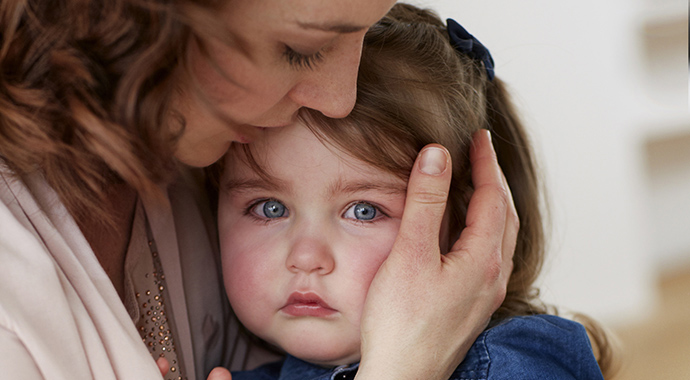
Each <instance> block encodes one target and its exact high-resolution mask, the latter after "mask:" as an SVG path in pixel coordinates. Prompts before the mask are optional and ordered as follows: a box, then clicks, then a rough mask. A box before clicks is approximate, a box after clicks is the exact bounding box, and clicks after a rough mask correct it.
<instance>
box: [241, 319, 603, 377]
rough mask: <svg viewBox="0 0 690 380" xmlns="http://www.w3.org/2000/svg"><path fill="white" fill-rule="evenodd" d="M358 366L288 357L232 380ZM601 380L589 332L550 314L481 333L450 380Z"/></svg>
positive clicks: (325, 373)
mask: <svg viewBox="0 0 690 380" xmlns="http://www.w3.org/2000/svg"><path fill="white" fill-rule="evenodd" d="M358 365H359V364H358V363H357V364H353V365H349V366H348V365H345V366H339V367H336V368H323V367H319V366H316V365H314V364H310V363H307V362H305V361H302V360H300V359H297V358H295V357H292V356H288V357H287V358H286V359H285V360H284V361H282V362H276V363H271V364H267V365H264V366H262V367H259V368H257V369H255V370H253V371H243V372H233V374H232V379H233V380H347V379H352V378H354V374H355V373H356V372H357V367H358ZM499 379H510V380H523V379H540V380H550V379H553V380H556V379H558V380H563V379H578V380H594V379H597V380H599V379H603V376H602V375H601V371H600V370H599V366H598V365H597V362H596V360H595V358H594V354H593V353H592V347H591V345H590V342H589V338H588V337H587V332H586V331H585V329H584V327H583V326H582V325H580V324H579V323H576V322H573V321H570V320H567V319H563V318H560V317H556V316H553V315H536V316H526V317H514V318H510V319H508V320H506V321H504V322H502V323H501V324H499V325H497V326H495V327H492V328H490V329H487V330H485V331H484V332H483V333H482V334H481V335H479V337H478V338H477V340H476V341H475V343H474V344H473V345H472V347H471V348H470V350H469V351H468V352H467V355H466V356H465V360H463V362H462V363H460V365H459V366H458V368H457V369H456V370H455V371H454V372H453V374H452V376H451V377H450V379H449V380H499Z"/></svg>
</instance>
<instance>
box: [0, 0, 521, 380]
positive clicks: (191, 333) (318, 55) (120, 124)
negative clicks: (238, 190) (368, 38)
mask: <svg viewBox="0 0 690 380" xmlns="http://www.w3.org/2000/svg"><path fill="white" fill-rule="evenodd" d="M392 5H393V1H391V0H377V1H369V0H347V1H321V2H313V1H309V0H228V1H213V0H206V1H199V0H197V1H183V0H178V1H170V0H155V1H154V0H150V1H145V0H119V1H113V0H108V1H104V0H101V1H76V0H75V1H63V2H45V1H26V0H24V1H20V0H14V1H10V0H6V1H3V2H2V3H1V4H0V15H1V16H0V17H2V21H1V28H2V29H1V30H2V32H1V36H2V47H1V48H0V64H1V67H2V76H1V77H0V80H1V81H2V91H0V94H1V95H0V96H1V98H0V114H1V115H2V118H1V119H0V120H1V124H0V159H1V161H2V166H1V172H0V174H1V176H2V181H0V198H2V203H1V204H0V222H1V223H2V228H1V229H0V262H2V266H0V297H1V299H2V302H0V352H1V354H0V368H3V374H4V375H5V374H6V375H7V376H9V378H13V379H24V378H26V379H35V378H71V379H81V378H99V379H100V378H104V379H113V378H123V379H133V378H137V379H139V378H156V377H158V376H159V374H158V369H157V367H156V366H155V364H154V361H153V360H151V359H150V358H151V356H150V355H149V353H150V354H153V355H155V357H156V358H159V357H164V358H165V359H166V360H167V361H168V362H169V363H170V371H168V374H167V376H168V378H187V379H203V378H205V377H206V375H207V374H208V372H209V370H210V369H211V368H212V367H213V366H216V365H222V364H225V365H227V364H228V363H230V365H232V366H236V364H238V365H243V364H244V363H243V362H246V360H253V359H252V358H253V356H252V355H251V351H250V352H249V356H247V355H245V353H246V352H247V348H246V347H244V346H243V344H244V342H241V341H238V340H237V339H235V335H236V334H235V333H236V331H235V327H234V326H232V325H230V322H229V318H228V309H227V304H225V303H223V301H222V300H223V294H222V287H221V286H222V285H221V282H220V281H219V276H218V267H217V265H216V258H217V257H216V250H215V238H214V236H213V234H212V233H211V232H209V231H213V227H212V225H211V224H210V223H209V222H208V220H209V219H208V217H207V215H208V206H207V202H206V200H205V199H204V197H203V194H202V193H203V192H201V191H199V186H197V184H198V181H197V180H196V178H198V177H195V175H196V174H198V173H197V172H195V171H194V170H190V169H188V167H203V166H206V165H210V164H211V163H213V162H214V161H216V160H217V159H218V158H220V157H221V155H222V154H223V153H224V152H225V150H226V149H227V148H228V147H229V145H230V144H231V143H232V142H233V141H234V142H239V143H248V142H251V141H252V140H253V139H254V138H256V137H257V136H258V133H257V132H258V131H260V130H261V129H262V128H269V127H281V126H284V125H287V124H289V123H291V122H292V121H293V120H294V119H295V117H296V115H297V111H298V110H299V109H300V108H302V107H307V108H312V109H315V110H317V111H320V112H321V113H323V114H324V115H326V116H330V117H343V116H345V115H347V114H348V113H349V111H350V110H351V109H352V106H353V104H354V97H355V82H356V76H357V67H358V64H359V56H360V53H361V46H362V40H363V37H364V34H365V32H366V30H367V29H368V27H369V26H371V25H372V24H373V23H374V22H376V21H377V20H378V19H379V18H381V17H382V16H383V15H384V14H385V13H386V12H387V10H388V9H389V8H390V7H391V6H392ZM487 142H488V137H487V136H479V137H478V146H479V147H480V153H479V154H478V159H477V160H476V161H475V162H474V163H473V170H474V171H473V172H474V174H473V175H474V183H475V188H476V192H475V194H474V196H473V198H472V201H471V205H470V211H469V215H468V221H467V223H468V228H467V229H466V230H465V231H466V232H464V233H463V235H462V236H461V238H460V240H459V241H458V243H456V245H455V246H454V247H453V250H454V251H456V252H457V255H456V256H457V260H452V261H450V260H444V261H443V262H442V261H441V256H440V254H439V248H438V243H437V241H438V231H439V228H440V224H441V217H442V215H443V211H444V209H445V198H446V194H447V191H448V183H449V182H450V171H449V170H446V168H447V165H448V164H449V162H448V161H449V159H448V157H449V156H448V154H447V152H444V151H442V150H437V149H430V150H424V151H422V153H421V154H420V157H419V158H418V163H417V164H416V165H415V169H414V170H413V173H412V174H411V176H410V182H409V186H408V197H407V200H406V210H405V216H404V218H403V222H402V225H401V229H400V238H398V240H397V241H396V244H395V248H394V250H393V252H392V253H391V255H390V257H389V258H388V259H387V260H386V262H385V263H384V264H383V266H382V269H381V270H380V271H379V273H378V274H377V276H376V277H375V279H374V282H373V283H372V286H371V290H370V293H369V295H368V297H367V304H366V306H365V312H364V315H363V320H362V324H363V329H362V330H363V333H362V334H363V336H362V341H363V344H362V362H361V366H360V371H359V373H358V375H357V376H358V378H359V379H369V378H372V379H374V378H376V379H381V378H396V379H405V378H432V379H433V378H438V379H441V378H446V377H447V375H448V374H449V373H450V372H451V371H452V369H453V368H455V366H456V365H457V364H458V363H459V361H460V360H461V359H462V357H463V356H464V353H465V352H466V351H467V349H468V348H469V347H470V346H471V344H472V342H473V340H474V338H476V336H478V334H479V333H480V332H481V331H482V330H483V328H484V327H485V326H486V324H487V322H488V320H489V318H490V316H491V314H492V313H493V311H494V310H495V309H496V308H497V307H498V305H499V304H500V303H501V301H502V299H503V297H504V294H505V286H506V281H507V278H508V276H509V274H510V271H511V268H512V261H511V259H512V252H513V249H514V246H515V236H516V231H517V228H518V223H517V222H516V215H515V211H514V207H513V204H512V200H511V197H510V192H509V190H508V188H507V186H506V185H505V180H504V179H503V176H502V174H501V173H500V170H499V169H498V167H497V165H496V160H495V156H494V154H493V152H492V151H491V148H490V144H488V143H487ZM180 167H184V168H183V169H181V168H180ZM458 279H462V281H458ZM460 290H462V293H463V294H464V295H466V296H459V295H458V294H459V293H460ZM428 294H434V296H433V297H429V296H428ZM451 294H452V295H454V297H449V295H451ZM449 299H453V300H454V301H453V302H452V303H449V302H448V300H449ZM400 331H405V332H406V333H405V334H400ZM142 340H143V341H144V342H145V343H146V344H141V343H140V342H141V341H142ZM401 347H410V348H411V347H415V349H414V350H413V349H401Z"/></svg>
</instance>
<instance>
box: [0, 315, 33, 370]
mask: <svg viewBox="0 0 690 380" xmlns="http://www.w3.org/2000/svg"><path fill="white" fill-rule="evenodd" d="M0 368H2V376H3V378H7V379H16V380H35V379H42V378H43V375H42V374H41V371H39V369H38V366H37V365H36V362H35V361H34V359H33V357H32V356H31V354H30V353H29V351H28V350H27V349H26V346H24V344H23V343H22V342H21V341H20V340H19V337H17V335H16V334H15V333H13V332H12V331H9V330H7V329H5V328H4V327H2V326H0Z"/></svg>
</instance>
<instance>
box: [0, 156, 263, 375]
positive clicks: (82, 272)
mask: <svg viewBox="0 0 690 380" xmlns="http://www.w3.org/2000/svg"><path fill="white" fill-rule="evenodd" d="M190 178H191V176H190ZM190 183H192V181H179V182H177V183H175V184H173V185H171V186H169V187H168V195H169V203H167V204H164V205H153V204H146V203H145V204H144V208H145V211H146V214H147V217H148V219H149V222H150V225H151V229H152V232H153V237H154V239H155V240H156V244H157V245H158V250H159V252H160V255H161V261H162V265H163V269H164V272H165V275H166V281H167V286H168V289H169V293H170V300H169V304H170V306H169V307H170V309H171V311H172V314H173V318H174V321H175V324H176V327H177V330H178V331H177V336H176V337H175V338H176V342H177V343H176V344H177V347H178V355H180V354H181V355H182V357H183V358H184V362H185V364H186V373H187V375H188V379H189V380H195V379H197V380H203V379H205V378H206V375H207V374H208V372H209V371H210V370H211V369H212V368H213V367H214V366H217V365H224V366H226V367H230V368H232V369H239V368H241V367H242V364H243V362H245V360H246V359H247V357H246V353H247V351H248V349H247V345H246V342H245V341H244V340H243V339H241V338H239V337H238V333H237V331H238V329H237V323H236V322H234V320H233V319H232V318H231V315H230V310H229V306H228V304H227V301H226V299H225V293H224V289H223V285H222V280H221V275H220V271H219V265H218V260H219V258H218V253H217V247H216V246H217V244H216V239H215V236H216V232H215V227H214V224H213V223H212V220H211V218H210V213H209V210H208V207H205V206H204V205H205V204H206V202H204V200H203V199H204V198H203V195H202V193H201V192H200V191H197V192H195V191H194V189H195V187H194V186H189V184H190ZM168 313H169V314H170V310H168ZM250 360H251V359H250ZM0 377H1V378H7V379H13V380H14V379H17V380H19V379H41V378H45V379H70V380H78V379H99V380H100V379H127V380H134V379H147V380H150V379H160V378H161V377H160V374H159V371H158V369H157V367H156V365H155V363H154V361H153V360H152V358H151V356H150V355H149V353H148V351H147V349H146V347H145V346H144V344H143V343H142V340H141V338H140V337H139V335H138V333H137V331H136V329H135V327H134V324H133V322H132V320H131V318H130V316H129V314H128V313H127V311H126V310H125V307H124V306H123V304H122V302H121V301H120V298H119V296H118V294H117V292H116V291H115V289H114V287H113V286H112V284H111V283H110V280H109V278H108V276H107V275H106V273H105V272H104V271H103V269H102V268H101V266H100V264H99V263H98V261H97V259H96V257H95V255H94V254H93V251H92V250H91V248H90V246H89V244H88V243H87V241H86V239H85V238H84V236H83V235H82V233H81V231H80V230H79V228H78V227H77V225H76V223H75V221H74V220H73V219H72V217H71V216H70V215H69V214H68V213H67V211H66V209H65V208H64V206H63V205H62V204H61V203H60V201H59V199H58V198H57V196H56V194H55V192H54V191H53V190H52V189H51V188H50V187H49V186H48V185H47V184H46V183H45V181H44V180H43V179H42V177H41V176H40V175H39V174H34V175H31V176H28V178H23V179H22V180H18V179H16V178H14V177H13V175H12V173H11V171H10V170H9V169H8V168H7V167H6V166H4V165H2V163H0Z"/></svg>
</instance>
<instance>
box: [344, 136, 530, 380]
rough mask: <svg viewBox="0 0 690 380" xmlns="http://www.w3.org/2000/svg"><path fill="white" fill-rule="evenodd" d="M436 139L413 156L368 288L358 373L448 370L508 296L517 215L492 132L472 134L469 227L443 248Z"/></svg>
mask: <svg viewBox="0 0 690 380" xmlns="http://www.w3.org/2000/svg"><path fill="white" fill-rule="evenodd" d="M439 148H440V147H439V146H436V147H435V149H433V148H432V149H429V147H427V148H425V149H424V150H423V151H422V153H421V154H420V156H419V157H418V158H417V162H416V163H415V166H414V169H413V172H412V174H411V176H410V181H409V185H408V191H407V200H406V204H405V213H404V215H403V220H402V223H401V226H400V233H399V236H398V238H397V240H396V242H395V245H394V247H393V250H392V252H391V254H390V256H389V257H388V259H387V260H386V261H385V262H384V263H383V265H382V266H381V268H380V269H379V271H378V273H377V275H376V277H375V278H374V281H373V282H372V284H371V287H370V289H369V294H368V296H367V301H366V305H365V309H364V314H363V316H362V362H361V364H360V369H359V372H358V374H357V379H358V380H364V379H367V380H368V379H398V380H399V379H439V380H445V379H447V378H448V376H449V375H450V374H451V373H452V372H453V370H454V369H455V367H456V366H457V365H458V364H459V363H460V362H461V361H462V359H463V358H464V356H465V354H466V353H467V351H468V350H469V348H470V347H471V345H472V343H473V342H474V340H475V339H476V338H477V336H479V334H480V333H481V332H482V331H483V330H484V328H485V327H486V326H487V324H488V322H489V319H490V317H491V315H492V314H493V312H494V311H495V310H496V309H497V308H498V307H499V306H500V304H501V302H503V299H504V298H505V292H506V286H507V282H508V278H509V276H510V273H511V271H512V266H513V264H512V257H513V251H514V249H515V242H516V236H517V231H518V228H519V222H518V218H517V213H516V211H515V207H514V205H513V200H512V196H511V194H510V189H509V188H508V186H507V184H506V180H505V178H504V176H503V173H502V172H501V170H500V168H499V166H498V163H497V161H496V155H495V153H494V151H493V148H492V146H491V137H490V135H489V133H488V131H480V132H478V133H477V134H475V138H474V145H473V148H472V150H471V153H470V160H471V162H472V180H473V183H474V187H475V192H474V194H473V196H472V199H471V201H470V205H469V210H468V214H467V221H466V222H467V228H465V229H464V230H463V232H462V235H461V236H460V239H459V241H458V242H456V243H455V245H454V246H453V247H452V249H451V252H449V253H448V254H447V255H445V256H442V255H441V253H440V249H439V231H440V228H441V221H442V217H443V214H444V211H445V208H446V198H447V195H448V188H449V184H450V178H451V170H450V165H451V163H450V158H449V155H448V153H447V152H446V151H445V149H440V150H439ZM428 153H431V154H432V155H431V156H428V155H427V154H428ZM434 154H435V155H436V156H435V157H434ZM444 167H445V168H444Z"/></svg>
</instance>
